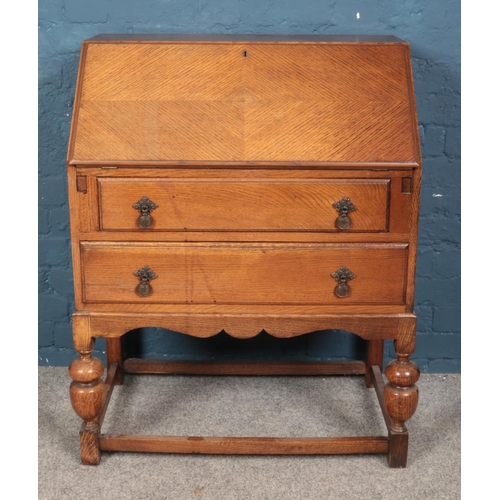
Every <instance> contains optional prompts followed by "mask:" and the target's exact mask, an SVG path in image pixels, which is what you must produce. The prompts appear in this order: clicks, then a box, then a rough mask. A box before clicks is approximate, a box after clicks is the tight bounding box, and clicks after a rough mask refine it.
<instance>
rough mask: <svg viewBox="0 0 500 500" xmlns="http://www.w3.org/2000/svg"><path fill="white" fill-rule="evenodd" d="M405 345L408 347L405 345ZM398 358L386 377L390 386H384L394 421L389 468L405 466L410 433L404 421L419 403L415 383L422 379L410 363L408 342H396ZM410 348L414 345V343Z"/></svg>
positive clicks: (390, 436) (387, 406) (387, 405)
mask: <svg viewBox="0 0 500 500" xmlns="http://www.w3.org/2000/svg"><path fill="white" fill-rule="evenodd" d="M403 344H405V345H403ZM394 345H395V348H396V355H397V359H396V360H393V361H391V362H390V363H389V364H388V365H387V367H386V369H385V375H386V377H387V379H388V381H389V382H388V384H387V385H386V386H385V406H386V409H387V413H388V414H389V416H390V417H391V419H392V421H393V422H392V426H391V428H390V430H389V454H388V462H389V467H406V463H407V457H408V430H407V429H406V425H405V422H406V421H407V420H409V419H410V418H411V417H412V416H413V414H414V413H415V410H416V409H417V404H418V387H417V386H416V385H415V383H416V382H417V381H418V379H419V378H420V370H419V369H418V366H417V365H416V364H415V363H414V362H413V361H410V359H409V358H410V354H411V353H412V352H413V347H411V349H409V348H408V344H407V343H403V342H401V343H400V342H398V341H397V340H396V341H395V342H394ZM409 345H411V346H413V345H414V342H411V343H410V344H409Z"/></svg>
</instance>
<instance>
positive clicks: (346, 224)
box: [333, 196, 357, 229]
mask: <svg viewBox="0 0 500 500" xmlns="http://www.w3.org/2000/svg"><path fill="white" fill-rule="evenodd" d="M333 208H335V210H337V212H338V213H339V214H340V215H339V216H338V217H337V221H336V223H337V227H338V228H339V229H349V228H350V227H351V218H350V217H349V216H348V215H347V214H348V213H350V212H354V210H357V207H356V206H354V205H353V204H352V202H351V200H350V199H349V198H348V197H347V196H344V198H342V199H341V200H339V201H337V202H336V203H334V204H333Z"/></svg>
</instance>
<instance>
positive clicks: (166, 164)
mask: <svg viewBox="0 0 500 500" xmlns="http://www.w3.org/2000/svg"><path fill="white" fill-rule="evenodd" d="M67 166H68V167H88V168H93V167H101V168H106V167H107V168H151V167H157V168H179V167H180V168H193V169H197V168H198V169H206V168H214V169H220V168H232V167H235V168H246V169H252V168H259V169H271V170H272V169H276V170H279V169H286V170H290V169H297V170H298V169H300V170H319V169H324V170H345V169H355V170H413V169H415V168H417V169H419V168H421V164H420V163H417V162H408V163H382V162H380V163H376V162H374V163H352V162H257V161H247V162H242V161H234V162H231V161H225V162H224V161H202V160H196V161H135V160H130V161H123V160H116V161H86V160H70V161H68V162H67Z"/></svg>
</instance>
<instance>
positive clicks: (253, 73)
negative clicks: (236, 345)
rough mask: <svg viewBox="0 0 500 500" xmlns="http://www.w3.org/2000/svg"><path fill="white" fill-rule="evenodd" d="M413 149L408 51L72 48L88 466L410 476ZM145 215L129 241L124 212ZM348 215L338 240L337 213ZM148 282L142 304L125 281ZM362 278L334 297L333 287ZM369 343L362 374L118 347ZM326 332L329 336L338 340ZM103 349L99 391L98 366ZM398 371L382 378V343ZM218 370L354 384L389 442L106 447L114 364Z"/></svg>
mask: <svg viewBox="0 0 500 500" xmlns="http://www.w3.org/2000/svg"><path fill="white" fill-rule="evenodd" d="M421 163H422V159H421V151H420V139H419V133H418V120H417V114H416V102H415V94H414V88H413V77H412V67H411V58H410V50H409V45H408V44H407V43H406V42H404V41H402V40H400V39H398V38H396V37H392V36H317V35H297V36H295V35H227V36H224V35H207V36H204V35H99V36H97V37H94V38H93V39H91V40H87V41H85V42H84V43H83V45H82V52H81V58H80V65H79V72H78V81H77V86H76V92H75V102H74V111H73V119H72V124H71V132H70V141H69V147H68V156H67V164H68V186H69V201H70V221H71V245H72V259H73V271H74V287H75V305H76V311H75V313H74V314H73V338H74V345H75V349H76V350H77V351H79V352H80V358H79V359H78V360H75V361H74V362H73V363H72V364H71V366H70V375H71V377H72V379H73V382H72V384H71V388H70V395H71V401H72V404H73V407H74V409H75V412H76V413H77V414H78V415H79V416H80V417H81V418H82V419H83V420H84V423H83V427H82V431H81V433H80V449H81V457H82V463H84V464H94V465H96V464H98V463H99V459H100V452H101V450H109V451H113V450H114V451H146V452H165V453H215V454H217V453H220V454H228V453H231V454H278V455H279V454H339V453H386V454H387V456H388V462H389V466H390V467H404V466H406V463H407V454H408V432H407V430H406V426H405V422H406V421H407V420H408V419H409V418H411V416H412V415H413V413H414V411H415V410H416V406H417V401H418V389H417V387H416V385H415V382H416V381H417V380H418V374H419V372H418V367H417V366H416V365H415V364H414V363H413V362H411V361H409V356H410V354H411V353H412V352H413V350H414V348H415V340H416V316H415V314H414V312H413V300H414V291H415V270H416V257H417V243H418V216H419V197H420V183H421ZM142 196H148V197H149V198H150V199H152V200H153V201H154V202H155V203H156V204H157V205H158V207H157V209H156V210H155V211H153V213H152V214H151V215H152V217H153V224H152V225H151V227H150V228H149V229H147V230H144V229H142V228H139V227H138V225H137V218H138V217H139V213H138V212H137V211H136V210H135V209H134V208H133V207H132V205H134V204H135V203H136V202H137V201H138V200H139V199H140V198H141V197H142ZM344 196H347V197H349V198H350V199H351V201H352V202H353V203H354V204H355V205H356V206H357V210H356V211H354V212H352V213H351V214H350V218H351V220H352V225H351V227H350V228H349V229H346V230H339V229H338V228H337V227H336V218H337V216H338V214H337V212H336V211H335V210H334V208H333V207H332V205H333V203H335V202H336V201H338V200H339V199H340V198H342V197H344ZM145 264H147V265H149V266H150V267H151V268H152V269H153V271H154V272H155V273H157V275H158V277H157V279H155V280H152V281H151V283H150V284H151V286H152V290H153V291H152V293H151V294H150V295H148V296H146V297H141V296H139V295H138V294H137V292H136V286H137V285H138V283H139V281H138V279H137V278H136V277H135V276H134V274H133V273H134V271H136V270H137V269H139V268H140V267H142V266H144V265H145ZM343 265H345V266H347V267H348V268H350V269H351V271H352V272H353V273H354V274H355V275H356V277H355V278H354V279H353V280H351V281H350V282H349V286H350V295H349V296H348V297H346V298H339V297H337V296H336V295H335V294H334V289H335V286H336V285H337V283H336V281H335V280H334V279H333V278H332V276H331V273H332V272H333V271H335V270H337V269H338V268H339V267H341V266H343ZM148 326H152V327H158V328H165V329H169V330H174V331H177V332H181V333H185V334H188V335H192V336H196V337H200V338H205V337H211V336H214V335H217V334H218V333H220V332H221V331H224V332H226V333H227V334H228V335H230V336H232V337H235V338H239V339H246V338H251V337H254V336H256V335H258V334H260V333H262V332H264V331H265V332H267V333H268V334H269V335H272V336H275V337H280V338H290V337H294V336H297V335H302V334H305V333H309V332H313V331H318V330H331V329H339V330H345V331H350V332H352V333H354V334H356V335H358V336H360V337H361V338H363V339H365V340H367V356H366V360H364V361H353V362H347V363H346V362H342V363H340V364H332V363H312V364H304V363H289V362H282V361H281V362H277V363H264V364H262V363H243V364H235V363H219V362H217V363H215V362H214V363H199V362H192V361H187V362H171V361H168V362H166V361H165V362H158V361H151V360H147V361H146V360H135V359H132V360H127V361H124V360H123V353H122V350H121V336H122V335H124V334H125V333H126V332H128V331H130V330H132V329H136V328H141V327H148ZM331 335H335V332H331ZM96 337H104V338H105V339H106V350H107V364H108V377H107V379H106V383H104V384H103V382H102V380H101V378H100V376H101V374H102V370H103V367H102V364H101V363H100V361H98V360H96V359H95V358H93V357H92V356H91V351H92V349H93V346H94V339H95V338H96ZM386 339H387V340H388V339H392V340H395V349H396V353H397V359H396V360H394V361H391V362H390V363H389V364H388V365H387V367H386V375H387V380H388V383H387V384H386V385H385V386H384V380H383V377H382V374H381V366H382V361H383V345H384V340H386ZM124 368H128V369H129V370H130V371H131V372H135V373H184V374H195V373H196V374H198V373H200V374H206V375H215V374H231V375H255V374H261V375H284V374H288V375H291V374H311V375H317V374H322V375H323V374H333V373H356V374H365V381H366V384H367V385H368V386H369V387H374V388H375V391H376V394H377V397H378V400H379V402H380V404H381V407H382V413H383V416H384V419H385V422H386V424H387V426H388V429H389V430H388V436H387V437H378V436H375V437H342V438H240V437H238V438H235V437H193V436H191V437H187V436H185V437H182V436H138V435H112V434H111V435H101V436H100V435H99V431H100V426H101V424H102V421H103V419H104V415H105V412H106V407H107V405H108V403H109V400H110V398H111V393H112V390H113V387H114V385H117V384H120V383H121V381H122V375H123V369H124Z"/></svg>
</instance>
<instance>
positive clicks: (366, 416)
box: [38, 367, 461, 500]
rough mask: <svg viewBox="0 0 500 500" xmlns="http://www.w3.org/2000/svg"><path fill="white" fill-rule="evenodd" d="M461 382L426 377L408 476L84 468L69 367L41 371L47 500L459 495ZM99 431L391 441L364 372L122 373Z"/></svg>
mask: <svg viewBox="0 0 500 500" xmlns="http://www.w3.org/2000/svg"><path fill="white" fill-rule="evenodd" d="M460 382H461V379H460V375H456V374H449V375H445V374H433V375H422V377H421V379H420V381H419V383H418V386H419V388H420V400H419V406H418V408H417V412H416V413H415V415H414V416H413V418H412V419H411V420H410V421H409V422H408V429H409V433H410V449H409V458H408V467H407V468H406V469H389V468H388V466H387V460H386V455H345V456H344V455H336V456H219V455H212V456H210V455H169V454H152V453H119V452H103V454H102V458H101V463H100V465H99V466H97V467H91V466H83V465H81V464H80V455H79V441H78V432H79V428H80V423H81V421H80V419H79V418H78V417H77V416H76V414H75V413H74V412H73V409H72V408H71V404H70V401H69V391H68V387H69V383H70V379H69V376H68V372H67V369H66V368H60V367H56V368H55V367H39V370H38V384H39V385H38V395H39V407H38V422H39V431H38V436H39V443H38V457H39V458H38V493H39V496H38V498H39V500H57V499H72V500H79V499H82V500H99V499H107V500H115V499H120V500H129V499H130V500H143V499H144V500H149V499H165V500H170V499H172V500H185V499H186V500H187V499H193V500H232V499H235V500H236V499H238V500H254V499H255V500H267V499H269V500H319V499H339V500H351V499H353V500H354V499H355V500H364V499H367V500H378V499H382V500H385V499H399V498H403V499H404V500H412V499H416V500H417V499H418V500H424V499H425V500H433V499H439V500H441V499H443V500H444V499H450V500H456V499H459V498H460V493H461V487H460V485H461V480H460V477H461V453H460V451H461V448H460V437H461V407H460V396H461V387H460ZM102 432H110V433H114V434H117V433H123V434H168V435H180V436H182V435H184V436H186V435H194V436H196V435H198V436H200V435H201V436H217V435H219V436H275V437H277V436H280V437H294V436H311V437H312V436H317V437H322V436H349V435H359V436H361V435H373V436H375V435H386V428H385V424H384V420H383V417H382V414H381V411H380V408H379V405H378V401H377V397H376V395H375V391H374V390H373V389H366V388H365V386H364V380H363V377H356V376H351V377H344V376H333V377H195V376H154V375H126V379H125V383H124V385H123V386H118V387H115V389H114V392H113V395H112V398H111V402H110V404H109V407H108V410H107V413H106V418H105V420H104V424H103V429H102Z"/></svg>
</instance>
